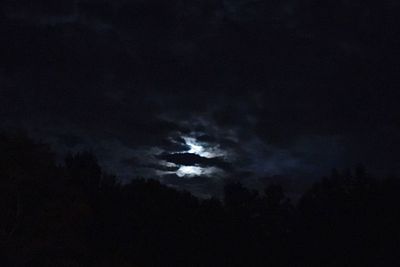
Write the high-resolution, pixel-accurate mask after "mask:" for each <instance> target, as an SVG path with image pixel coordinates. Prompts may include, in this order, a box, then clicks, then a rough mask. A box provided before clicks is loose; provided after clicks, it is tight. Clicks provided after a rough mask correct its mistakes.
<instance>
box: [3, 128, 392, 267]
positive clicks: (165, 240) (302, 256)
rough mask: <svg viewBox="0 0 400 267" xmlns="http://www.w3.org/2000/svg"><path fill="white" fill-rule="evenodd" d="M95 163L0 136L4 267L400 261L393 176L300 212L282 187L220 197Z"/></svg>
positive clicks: (339, 184) (330, 189)
mask: <svg viewBox="0 0 400 267" xmlns="http://www.w3.org/2000/svg"><path fill="white" fill-rule="evenodd" d="M116 181H117V180H116V178H115V177H114V176H111V175H109V174H106V173H104V172H103V171H102V170H101V168H100V167H99V165H98V164H97V161H96V159H95V157H94V156H92V155H91V154H90V153H80V154H77V155H71V156H68V157H67V158H66V160H65V164H63V165H61V166H58V165H57V164H56V163H55V160H54V158H53V155H52V153H51V151H50V149H49V148H48V147H47V146H46V145H43V144H37V143H34V142H32V141H31V140H29V139H27V138H25V137H10V136H6V135H1V136H0V197H1V198H0V200H1V201H0V208H1V212H0V241H1V243H0V246H1V250H0V251H1V255H0V256H1V261H2V263H1V266H44V267H45V266H399V264H400V261H399V260H400V259H399V253H398V248H399V247H400V244H399V241H400V231H399V229H400V228H399V223H400V216H399V215H400V209H399V208H400V204H399V200H400V194H399V193H400V181H399V180H397V179H394V178H391V179H374V178H372V177H370V176H369V175H368V174H367V173H366V172H365V170H364V168H363V167H358V168H357V169H356V170H355V172H354V173H352V172H351V171H347V172H343V173H339V172H338V171H334V172H333V173H332V175H331V177H329V178H326V179H323V180H321V181H320V182H318V183H316V184H314V186H313V187H312V188H311V189H310V190H308V191H307V192H306V193H305V194H304V195H303V197H302V198H301V200H300V201H299V203H298V204H297V205H293V204H291V202H290V201H289V200H288V199H287V198H286V197H285V194H284V192H283V190H282V188H281V187H280V186H279V185H274V184H272V185H269V186H268V187H267V188H266V189H265V190H264V193H263V194H259V193H258V192H256V191H251V190H249V189H247V188H245V187H243V186H242V185H241V184H239V183H232V184H227V185H226V186H225V192H224V198H223V201H220V200H218V199H206V200H200V199H197V198H195V197H193V196H192V195H191V194H190V193H188V192H181V191H176V190H175V189H171V188H168V187H166V186H164V185H162V184H160V183H159V182H158V181H155V180H140V179H138V180H133V181H132V182H131V183H130V184H128V185H123V186H122V185H120V184H118V183H117V182H116Z"/></svg>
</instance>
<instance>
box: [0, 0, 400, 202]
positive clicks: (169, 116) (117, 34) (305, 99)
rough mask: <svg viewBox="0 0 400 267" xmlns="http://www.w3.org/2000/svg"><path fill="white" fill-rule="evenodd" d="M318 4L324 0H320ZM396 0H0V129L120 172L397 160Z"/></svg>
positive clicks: (214, 182) (179, 175) (259, 175)
mask: <svg viewBox="0 0 400 267" xmlns="http://www.w3.org/2000/svg"><path fill="white" fill-rule="evenodd" d="M321 2H323V3H321ZM399 11H400V6H399V4H397V1H379V3H378V1H371V0H368V1H361V0H360V1H357V0H354V1H337V0H336V1H314V0H307V1H300V0H298V1H295V0H284V1H272V0H271V1H257V0H220V1H219V0H203V1H200V0H192V1H185V0H174V1H161V0H143V1H140V0H131V1H128V0H112V1H111V0H102V1H99V0H98V1H96V0H81V1H78V0H75V1H74V0H59V1H54V0H40V1H39V0H37V1H30V0H20V1H11V0H6V1H2V3H1V4H0V34H1V43H0V127H1V128H2V129H4V130H10V129H22V130H24V131H26V132H28V133H29V134H30V135H32V136H34V137H35V138H37V139H42V140H44V141H46V142H50V143H51V144H52V145H53V146H54V148H55V149H56V150H57V151H58V152H59V153H60V154H63V153H66V152H68V151H73V152H74V151H80V150H91V151H93V152H94V153H95V154H96V155H97V157H98V158H99V160H100V162H101V163H102V165H103V166H104V167H105V168H106V169H107V170H109V171H110V172H113V173H116V174H117V175H118V176H119V177H120V178H121V179H122V180H123V181H125V182H126V181H129V179H132V178H135V177H139V176H140V177H152V178H155V179H159V180H161V181H163V182H164V183H166V184H169V185H171V186H174V187H177V188H184V189H188V190H190V191H192V192H194V193H195V194H197V195H205V196H207V195H212V194H217V193H218V192H219V190H220V188H221V184H222V183H223V181H224V180H225V179H239V180H241V181H242V182H243V183H245V184H247V185H249V186H253V187H258V186H260V185H262V184H264V183H267V182H270V181H274V182H280V183H283V184H287V185H288V186H289V187H291V188H292V190H294V191H296V190H298V188H301V187H302V186H303V185H305V184H308V183H310V182H311V181H313V180H314V179H317V178H319V177H321V176H322V175H326V174H329V173H330V170H331V169H332V168H334V167H337V168H347V167H352V166H354V165H356V164H358V163H364V164H365V165H366V166H367V167H368V168H369V169H370V170H371V172H375V173H379V174H382V175H386V174H391V173H398V171H399V169H400V163H399V157H398V151H399V148H400V140H399V134H400V131H399V126H400V118H399V116H400V107H399V103H398V102H399V96H400V93H399V85H400V82H399V77H400V75H399V71H400V65H399V59H400V51H399V50H400V49H399V47H400V46H399V45H400V40H399V36H400V28H399V26H398V25H400V21H399V16H398V14H399Z"/></svg>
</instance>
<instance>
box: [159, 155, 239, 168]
mask: <svg viewBox="0 0 400 267" xmlns="http://www.w3.org/2000/svg"><path fill="white" fill-rule="evenodd" d="M157 158H159V159H162V160H166V161H168V162H171V163H174V164H177V165H185V166H196V165H198V166H203V167H218V168H221V169H224V170H230V169H232V166H231V164H230V163H228V162H225V161H224V160H223V159H221V158H205V157H201V156H199V155H196V154H192V153H173V154H170V153H162V154H161V155H158V156H157Z"/></svg>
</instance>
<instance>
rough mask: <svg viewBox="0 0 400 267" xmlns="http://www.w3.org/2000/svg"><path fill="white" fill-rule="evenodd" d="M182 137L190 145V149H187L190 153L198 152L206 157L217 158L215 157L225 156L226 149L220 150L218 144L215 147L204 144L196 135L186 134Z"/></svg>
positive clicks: (197, 153)
mask: <svg viewBox="0 0 400 267" xmlns="http://www.w3.org/2000/svg"><path fill="white" fill-rule="evenodd" d="M182 138H183V140H185V142H186V145H188V146H189V147H190V150H189V151H187V152H188V153H192V154H196V155H199V156H201V157H205V158H215V157H221V156H225V153H224V151H222V150H220V149H219V148H218V146H214V147H209V146H204V145H203V144H201V143H200V142H198V141H197V140H196V138H194V137H187V136H184V137H182Z"/></svg>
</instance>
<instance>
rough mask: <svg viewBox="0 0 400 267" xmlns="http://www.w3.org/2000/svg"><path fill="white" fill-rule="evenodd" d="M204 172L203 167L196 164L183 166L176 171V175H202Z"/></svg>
mask: <svg viewBox="0 0 400 267" xmlns="http://www.w3.org/2000/svg"><path fill="white" fill-rule="evenodd" d="M202 173H203V170H202V168H201V167H196V166H182V167H180V168H179V170H178V171H177V172H176V175H178V176H179V177H184V176H188V177H194V176H200V175H201V174H202Z"/></svg>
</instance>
